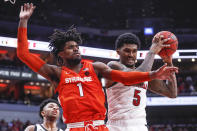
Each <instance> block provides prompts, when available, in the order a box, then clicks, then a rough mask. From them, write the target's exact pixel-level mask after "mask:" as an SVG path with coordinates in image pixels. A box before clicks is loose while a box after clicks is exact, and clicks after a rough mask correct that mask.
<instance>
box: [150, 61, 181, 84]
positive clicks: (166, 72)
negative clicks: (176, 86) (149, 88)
mask: <svg viewBox="0 0 197 131" xmlns="http://www.w3.org/2000/svg"><path fill="white" fill-rule="evenodd" d="M173 73H178V68H177V67H172V66H167V64H164V65H163V66H162V67H160V68H159V69H157V70H156V71H152V72H150V77H151V79H159V80H170V76H171V75H172V74H173Z"/></svg>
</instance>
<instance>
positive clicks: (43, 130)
mask: <svg viewBox="0 0 197 131" xmlns="http://www.w3.org/2000/svg"><path fill="white" fill-rule="evenodd" d="M34 131H48V130H47V129H46V128H44V126H43V125H41V124H36V125H35V128H34ZM54 131H63V130H62V129H58V130H54Z"/></svg>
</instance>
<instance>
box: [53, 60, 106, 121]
mask: <svg viewBox="0 0 197 131" xmlns="http://www.w3.org/2000/svg"><path fill="white" fill-rule="evenodd" d="M82 64H83V67H82V68H81V70H80V72H79V73H76V72H74V71H72V70H70V69H68V68H66V67H62V72H61V79H60V83H59V85H58V87H57V88H56V91H57V92H58V93H59V96H58V99H59V102H60V104H61V106H62V109H63V117H64V122H65V123H74V122H81V121H88V120H104V119H105V114H106V109H105V106H104V103H105V95H104V92H103V89H102V85H101V82H100V81H99V79H98V77H97V75H96V73H95V71H94V68H93V66H92V63H90V62H85V61H84V62H82Z"/></svg>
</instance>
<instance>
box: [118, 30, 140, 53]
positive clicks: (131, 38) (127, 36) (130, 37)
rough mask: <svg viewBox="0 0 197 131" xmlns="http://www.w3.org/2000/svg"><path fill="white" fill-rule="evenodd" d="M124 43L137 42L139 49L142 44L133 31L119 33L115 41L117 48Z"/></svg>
mask: <svg viewBox="0 0 197 131" xmlns="http://www.w3.org/2000/svg"><path fill="white" fill-rule="evenodd" d="M124 44H136V45H137V47H138V49H139V48H140V46H141V42H140V39H139V38H138V36H136V35H135V34H133V33H124V34H121V35H119V36H118V38H117V39H116V42H115V49H118V48H121V47H122V46H124Z"/></svg>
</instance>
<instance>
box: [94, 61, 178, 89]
mask: <svg viewBox="0 0 197 131" xmlns="http://www.w3.org/2000/svg"><path fill="white" fill-rule="evenodd" d="M93 66H94V69H95V71H96V72H99V73H100V74H101V75H102V76H103V77H104V78H106V79H109V80H112V81H115V82H121V83H123V84H125V85H131V84H138V83H141V82H144V81H150V80H153V79H160V80H166V79H167V80H169V79H170V75H171V74H172V73H174V72H178V68H177V67H167V65H164V66H162V67H161V68H159V69H158V70H156V71H151V72H137V71H133V72H122V71H118V70H112V69H111V68H109V67H108V66H107V65H105V64H104V63H101V62H96V63H94V64H93Z"/></svg>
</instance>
